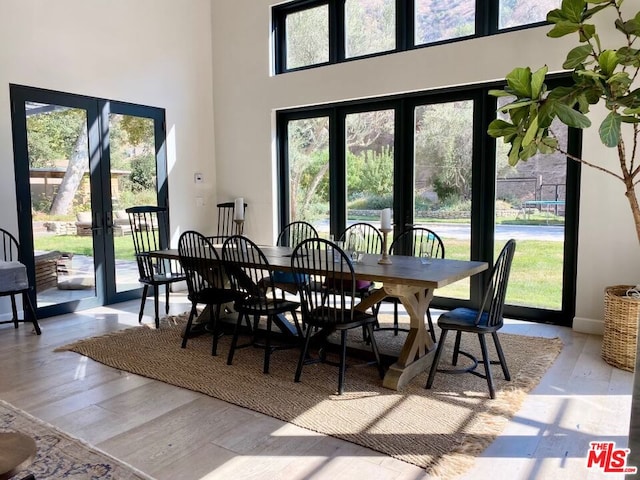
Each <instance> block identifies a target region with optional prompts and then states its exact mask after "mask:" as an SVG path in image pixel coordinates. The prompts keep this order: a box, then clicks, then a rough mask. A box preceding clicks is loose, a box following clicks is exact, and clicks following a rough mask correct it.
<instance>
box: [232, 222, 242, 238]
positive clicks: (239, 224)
mask: <svg viewBox="0 0 640 480" xmlns="http://www.w3.org/2000/svg"><path fill="white" fill-rule="evenodd" d="M233 221H234V222H236V235H242V231H243V230H244V220H243V219H234V220H233Z"/></svg>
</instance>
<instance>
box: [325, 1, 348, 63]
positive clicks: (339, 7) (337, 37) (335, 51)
mask: <svg viewBox="0 0 640 480" xmlns="http://www.w3.org/2000/svg"><path fill="white" fill-rule="evenodd" d="M344 3H345V0H330V2H329V58H330V59H331V60H330V61H331V62H332V63H337V62H342V61H344V59H345V51H346V46H345V43H344V42H345V33H344V28H345V27H344Z"/></svg>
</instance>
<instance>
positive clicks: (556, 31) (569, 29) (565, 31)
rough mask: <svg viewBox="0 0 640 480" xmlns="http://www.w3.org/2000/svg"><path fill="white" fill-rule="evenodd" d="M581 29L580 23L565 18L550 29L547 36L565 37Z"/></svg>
mask: <svg viewBox="0 0 640 480" xmlns="http://www.w3.org/2000/svg"><path fill="white" fill-rule="evenodd" d="M578 30H580V24H579V23H573V22H567V21H565V20H563V21H561V22H558V23H556V24H555V26H554V27H553V28H552V29H551V30H549V32H548V33H547V37H551V38H559V37H564V36H565V35H569V34H570V33H573V32H577V31H578Z"/></svg>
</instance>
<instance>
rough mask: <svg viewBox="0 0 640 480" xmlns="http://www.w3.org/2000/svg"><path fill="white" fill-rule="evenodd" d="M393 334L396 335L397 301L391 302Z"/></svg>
mask: <svg viewBox="0 0 640 480" xmlns="http://www.w3.org/2000/svg"><path fill="white" fill-rule="evenodd" d="M393 334H394V335H395V336H396V337H397V336H398V302H397V301H394V302H393Z"/></svg>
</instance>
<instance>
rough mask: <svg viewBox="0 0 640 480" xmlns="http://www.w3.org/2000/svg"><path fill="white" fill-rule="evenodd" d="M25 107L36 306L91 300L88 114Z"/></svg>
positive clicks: (55, 107)
mask: <svg viewBox="0 0 640 480" xmlns="http://www.w3.org/2000/svg"><path fill="white" fill-rule="evenodd" d="M24 106H25V112H26V136H27V153H28V158H29V185H30V190H31V212H32V231H33V256H34V263H35V283H36V299H37V306H38V307H45V306H51V305H56V304H59V303H64V302H69V301H77V300H81V299H85V298H90V297H95V296H96V277H95V267H94V245H93V230H94V225H95V224H94V222H93V215H92V208H91V207H92V205H91V181H90V178H89V172H90V169H89V143H88V128H87V127H88V123H87V122H88V118H87V111H86V110H84V109H81V108H70V107H66V106H62V105H53V104H45V103H36V102H25V105H24Z"/></svg>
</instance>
